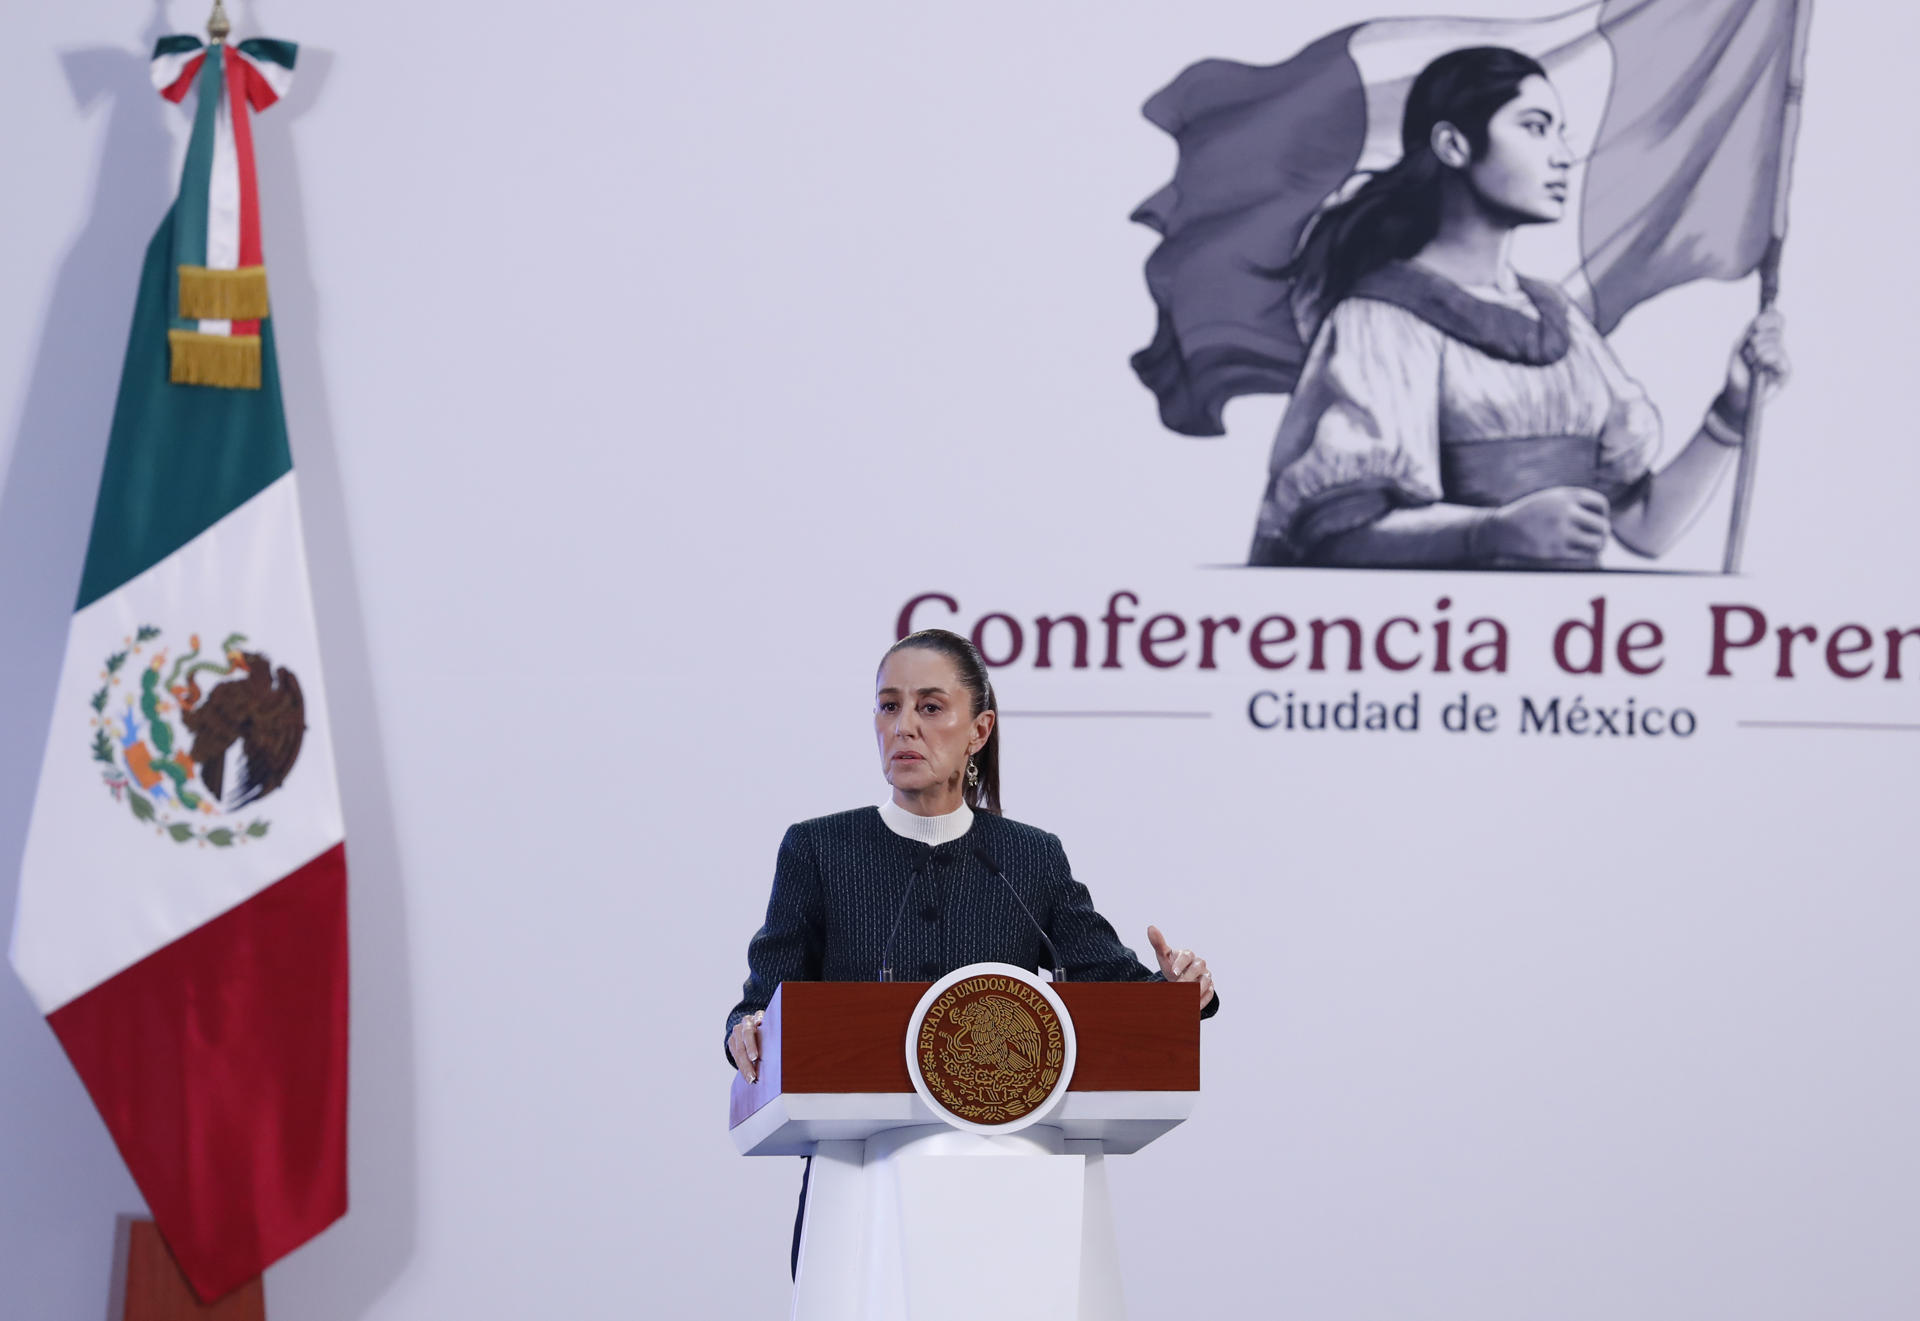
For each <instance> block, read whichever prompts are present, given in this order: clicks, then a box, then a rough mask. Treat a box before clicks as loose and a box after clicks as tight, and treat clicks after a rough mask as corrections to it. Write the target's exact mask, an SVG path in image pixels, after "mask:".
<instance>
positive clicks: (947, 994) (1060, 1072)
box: [908, 965, 1072, 1129]
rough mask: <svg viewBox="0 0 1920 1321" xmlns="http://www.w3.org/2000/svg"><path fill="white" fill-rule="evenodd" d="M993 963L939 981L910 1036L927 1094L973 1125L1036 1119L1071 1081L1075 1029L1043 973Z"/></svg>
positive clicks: (999, 1125) (923, 1003)
mask: <svg viewBox="0 0 1920 1321" xmlns="http://www.w3.org/2000/svg"><path fill="white" fill-rule="evenodd" d="M991 967H993V965H976V966H975V967H974V968H967V969H961V970H960V973H959V974H955V975H956V976H958V977H959V980H953V981H951V983H950V984H948V985H945V986H941V985H938V984H936V986H935V987H934V988H933V990H932V991H929V992H928V995H927V998H926V999H923V1000H922V1001H921V1008H920V1011H919V1012H918V1013H917V1014H916V1016H915V1019H914V1024H913V1029H912V1035H911V1036H910V1037H909V1038H908V1041H909V1043H910V1053H911V1055H912V1059H913V1062H914V1064H915V1065H916V1066H917V1067H916V1068H915V1069H914V1070H913V1071H914V1072H915V1073H916V1074H917V1075H918V1076H919V1080H920V1081H922V1082H923V1083H924V1091H922V1095H923V1096H925V1097H926V1098H927V1099H928V1100H929V1101H930V1102H932V1103H933V1104H934V1105H936V1106H938V1107H939V1108H941V1109H944V1110H946V1111H947V1112H948V1113H949V1115H951V1116H952V1118H954V1119H956V1120H959V1121H962V1123H963V1124H964V1125H965V1126H966V1127H978V1128H988V1129H992V1128H1003V1127H1007V1126H1013V1125H1019V1124H1021V1122H1022V1121H1027V1122H1031V1119H1032V1118H1033V1117H1035V1115H1036V1112H1037V1111H1039V1110H1040V1109H1042V1108H1043V1107H1045V1106H1046V1104H1047V1101H1048V1100H1049V1098H1051V1097H1052V1096H1053V1095H1054V1093H1055V1092H1057V1091H1058V1090H1060V1089H1061V1088H1062V1087H1064V1086H1065V1084H1066V1075H1067V1073H1068V1072H1069V1071H1070V1068H1071V1065H1070V1063H1069V1052H1070V1049H1071V1042H1070V1034H1071V1030H1072V1029H1071V1027H1070V1026H1069V1025H1068V1024H1067V1023H1065V1022H1063V1021H1062V1017H1061V1014H1060V1012H1059V1011H1058V1010H1057V1009H1056V1008H1055V1006H1054V1002H1053V1000H1052V997H1051V996H1049V995H1048V994H1047V993H1046V992H1044V991H1043V990H1042V989H1041V984H1040V983H1039V982H1038V981H1037V980H1036V979H1034V978H1032V977H1031V976H1030V975H1029V974H1027V973H1026V972H1025V971H1024V970H1023V969H1018V968H1012V967H1008V968H1006V969H1005V970H1004V972H1003V971H999V970H991V971H989V970H987V969H988V968H991ZM916 1090H918V1089H916Z"/></svg>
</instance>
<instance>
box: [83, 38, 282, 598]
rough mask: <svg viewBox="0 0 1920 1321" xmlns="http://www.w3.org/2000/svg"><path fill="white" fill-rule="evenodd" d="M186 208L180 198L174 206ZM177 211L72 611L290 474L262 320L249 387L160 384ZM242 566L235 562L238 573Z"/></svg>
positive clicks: (130, 360)
mask: <svg viewBox="0 0 1920 1321" xmlns="http://www.w3.org/2000/svg"><path fill="white" fill-rule="evenodd" d="M208 63H209V64H212V63H214V61H212V60H208ZM203 91H204V89H203ZM204 196H205V194H204V191H203V193H202V198H203V205H204ZM185 201H186V198H185V196H184V195H183V196H182V198H181V202H180V203H179V204H178V205H179V206H183V205H184V204H185ZM177 210H178V206H176V210H175V211H172V212H169V213H168V214H167V218H166V219H165V220H164V221H162V222H161V225H160V229H159V232H157V233H156V234H155V235H154V236H153V242H152V243H150V244H149V245H148V246H147V260H146V265H145V266H144V267H143V268H142V270H141V275H140V296H139V300H138V301H137V302H136V303H135V305H134V312H133V333H132V335H131V337H130V338H129V340H128V343H127V360H126V367H125V369H124V370H123V371H122V372H121V376H120V398H119V401H118V402H117V403H116V404H115V405H114V410H113V430H112V432H111V433H110V435H109V438H108V441H107V462H106V468H105V470H104V471H103V472H102V473H101V475H100V498H99V500H98V502H97V503H96V504H95V505H94V510H93V535H92V537H91V538H89V540H88V542H87V565H86V568H85V570H84V571H83V572H82V573H81V577H80V598H79V602H78V604H77V605H76V606H75V607H74V608H75V609H76V610H78V609H84V608H85V607H86V606H88V605H90V604H92V603H93V602H94V601H97V600H99V599H100V598H101V597H103V596H105V595H107V593H109V592H111V591H113V590H114V589H115V588H117V587H119V586H120V585H121V584H122V583H124V582H126V581H127V580H128V579H130V578H132V577H134V576H135V575H137V574H139V573H142V572H144V571H145V570H147V569H150V568H152V567H153V566H154V565H155V564H158V563H159V562H160V561H161V560H164V559H165V558H166V557H167V556H169V555H171V554H173V552H174V551H176V550H179V549H180V547H182V546H184V545H186V544H187V543H188V542H189V541H192V540H193V539H194V538H195V537H197V536H199V535H200V534H201V533H202V532H205V531H206V530H207V529H208V528H210V527H212V526H213V525H214V524H215V523H218V522H219V521H220V520H221V519H223V518H225V517H226V516H227V515H228V514H229V513H231V512H233V510H235V509H237V508H239V507H240V506H241V505H243V504H245V503H246V502H247V501H248V500H251V499H252V498H253V497H254V496H256V495H258V494H259V493H260V492H261V491H263V490H265V489H266V488H267V487H268V486H270V485H272V484H273V483H274V482H275V481H277V480H279V479H280V478H281V477H283V476H285V475H286V474H287V473H289V472H291V471H292V470H293V456H292V454H291V453H290V452H289V451H288V449H287V424H286V415H285V414H284V413H283V412H282V410H281V404H280V370H279V365H278V363H277V362H276V361H275V358H274V349H273V322H272V321H271V319H269V320H266V321H263V322H261V323H260V388H259V389H258V390H220V389H213V388H210V387H207V386H199V385H174V384H172V383H171V382H170V381H169V379H168V377H169V350H168V346H167V326H168V323H169V320H170V312H171V309H172V307H173V300H174V297H175V288H176V286H177V285H178V283H179V281H178V280H177V279H176V278H175V276H174V256H173V254H174V252H175V240H174V226H175V224H176V223H177V220H178V215H177ZM244 570H245V566H243V565H235V566H234V571H235V572H236V573H239V572H244Z"/></svg>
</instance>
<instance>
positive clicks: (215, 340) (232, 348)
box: [167, 330, 260, 390]
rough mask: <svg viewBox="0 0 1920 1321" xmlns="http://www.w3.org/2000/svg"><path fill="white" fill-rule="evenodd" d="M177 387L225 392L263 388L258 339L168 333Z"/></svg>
mask: <svg viewBox="0 0 1920 1321" xmlns="http://www.w3.org/2000/svg"><path fill="white" fill-rule="evenodd" d="M167 342H168V344H169V345H171V346H172V348H173V373H172V380H173V383H174V384H175V385H212V386H218V387H219V388H221V389H223V390H258V389H259V388H260V337H259V336H258V335H203V334H201V333H200V332H199V331H197V330H169V331H168V332H167Z"/></svg>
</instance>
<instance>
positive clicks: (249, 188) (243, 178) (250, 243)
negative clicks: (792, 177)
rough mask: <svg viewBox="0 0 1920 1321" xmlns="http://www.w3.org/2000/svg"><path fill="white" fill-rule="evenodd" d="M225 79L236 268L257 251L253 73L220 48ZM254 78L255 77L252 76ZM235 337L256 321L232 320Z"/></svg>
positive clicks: (254, 259)
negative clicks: (250, 107)
mask: <svg viewBox="0 0 1920 1321" xmlns="http://www.w3.org/2000/svg"><path fill="white" fill-rule="evenodd" d="M221 49H223V50H224V51H225V52H226V63H225V64H224V65H223V66H222V72H224V73H225V74H226V76H227V108H228V110H229V111H230V112H231V114H232V116H233V150H234V155H235V156H237V157H238V158H239V161H240V265H241V266H243V267H244V266H258V265H260V264H261V262H262V256H261V250H260V181H259V176H258V174H257V173H256V172H255V170H254V167H253V119H252V117H251V116H250V115H248V114H247V86H246V85H247V76H248V75H249V74H253V70H252V69H250V68H248V67H247V62H246V61H245V60H243V59H241V58H240V52H239V51H237V50H235V49H234V48H233V47H231V46H223V47H222V48H221ZM254 76H255V77H258V75H257V74H255V75H254ZM233 333H234V334H236V335H258V334H259V333H260V323H259V322H258V321H236V322H234V323H233Z"/></svg>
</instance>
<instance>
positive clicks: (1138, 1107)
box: [729, 982, 1200, 1321]
mask: <svg viewBox="0 0 1920 1321" xmlns="http://www.w3.org/2000/svg"><path fill="white" fill-rule="evenodd" d="M929 986H930V983H927V982H892V983H884V982H788V983H786V984H785V985H783V986H781V987H780V989H779V990H778V991H777V992H776V993H775V994H774V998H773V1003H772V1004H771V1005H769V1006H768V1008H767V1015H766V1021H765V1022H764V1023H763V1024H762V1026H761V1049H760V1078H759V1081H758V1082H754V1083H748V1082H747V1081H746V1079H745V1078H744V1076H738V1075H736V1077H735V1078H734V1082H733V1094H732V1098H731V1106H730V1114H729V1121H730V1125H731V1128H732V1135H733V1142H734V1146H735V1147H736V1148H737V1149H738V1150H739V1151H740V1153H741V1154H742V1155H747V1156H794V1155H812V1156H813V1157H814V1161H813V1167H812V1173H811V1176H810V1178H809V1180H808V1186H807V1205H806V1219H805V1225H804V1228H803V1230H802V1235H801V1241H800V1266H799V1270H798V1272H797V1276H796V1278H795V1281H794V1291H793V1307H792V1311H791V1314H790V1315H791V1317H792V1318H793V1321H958V1319H959V1318H962V1317H965V1318H970V1319H971V1321H977V1318H978V1317H979V1316H980V1315H981V1314H982V1313H983V1310H984V1311H985V1312H987V1313H990V1314H991V1315H993V1316H995V1317H996V1318H1006V1321H1014V1319H1015V1318H1027V1317H1032V1318H1034V1319H1035V1321H1040V1319H1041V1318H1045V1319H1046V1321H1074V1319H1076V1318H1077V1321H1119V1318H1121V1317H1123V1316H1124V1315H1125V1309H1124V1304H1123V1303H1122V1300H1121V1295H1120V1278H1119V1261H1118V1253H1117V1249H1116V1247H1115V1244H1114V1237H1113V1222H1112V1213H1111V1209H1110V1206H1109V1202H1108V1197H1107V1181H1106V1169H1105V1157H1106V1156H1108V1155H1124V1154H1127V1153H1130V1152H1134V1151H1138V1150H1139V1149H1140V1148H1141V1147H1144V1146H1145V1145H1146V1144H1147V1143H1149V1142H1151V1141H1153V1140H1154V1139H1155V1138H1157V1137H1159V1136H1160V1135H1161V1134H1163V1133H1165V1132H1167V1131H1168V1130H1169V1129H1171V1128H1173V1127H1174V1125H1176V1124H1178V1123H1180V1122H1181V1121H1182V1120H1184V1119H1185V1118H1186V1117H1187V1116H1188V1115H1189V1114H1190V1113H1192V1110H1193V1105H1194V1102H1195V1100H1197V1099H1198V1097H1199V1092H1200V1006H1199V988H1198V987H1197V986H1195V985H1193V984H1191V983H1187V984H1174V985H1169V984H1167V983H1163V982H1083V983H1074V982H1060V983H1054V984H1053V985H1052V987H1051V990H1052V991H1053V992H1054V993H1055V994H1057V996H1058V997H1059V999H1060V1000H1061V1002H1063V1003H1064V1005H1065V1007H1066V1009H1067V1011H1068V1013H1069V1015H1070V1016H1071V1019H1072V1025H1073V1030H1074V1032H1075V1034H1076V1035H1077V1040H1078V1052H1077V1061H1076V1063H1075V1065H1074V1067H1073V1070H1072V1074H1071V1077H1070V1078H1069V1080H1068V1083H1067V1086H1066V1090H1065V1093H1064V1095H1062V1096H1061V1097H1059V1099H1058V1101H1057V1103H1056V1104H1055V1105H1054V1106H1053V1108H1052V1109H1051V1110H1050V1111H1049V1112H1048V1113H1047V1114H1046V1115H1045V1116H1044V1117H1043V1118H1042V1119H1041V1120H1040V1121H1038V1122H1036V1123H1034V1124H1033V1125H1032V1126H1030V1127H1027V1128H1024V1129H1021V1130H1020V1131H1018V1132H1013V1133H1008V1134H1005V1135H998V1134H987V1133H980V1132H969V1131H964V1130H963V1129H962V1128H961V1127H956V1126H955V1125H954V1124H952V1123H951V1122H949V1121H948V1120H947V1118H946V1117H945V1115H944V1114H942V1113H941V1112H939V1111H937V1110H935V1109H934V1108H933V1107H931V1106H929V1105H928V1104H927V1102H926V1101H924V1100H923V1099H922V1098H921V1096H920V1095H919V1094H918V1093H917V1092H916V1091H915V1089H914V1084H913V1079H912V1078H911V1076H910V1075H909V1073H908V1064H907V1050H906V1040H907V1033H908V1029H909V1020H910V1019H911V1018H912V1017H913V1013H914V1009H915V1006H916V1004H917V1003H918V1002H919V1001H920V998H921V996H922V995H923V994H924V993H926V992H927V990H928V988H929ZM1009 1157H1012V1158H1014V1159H1009Z"/></svg>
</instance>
